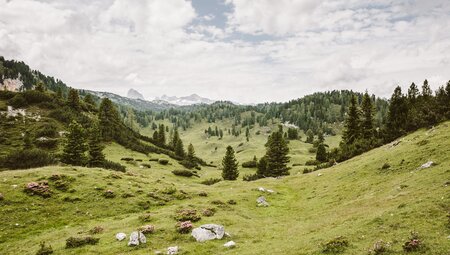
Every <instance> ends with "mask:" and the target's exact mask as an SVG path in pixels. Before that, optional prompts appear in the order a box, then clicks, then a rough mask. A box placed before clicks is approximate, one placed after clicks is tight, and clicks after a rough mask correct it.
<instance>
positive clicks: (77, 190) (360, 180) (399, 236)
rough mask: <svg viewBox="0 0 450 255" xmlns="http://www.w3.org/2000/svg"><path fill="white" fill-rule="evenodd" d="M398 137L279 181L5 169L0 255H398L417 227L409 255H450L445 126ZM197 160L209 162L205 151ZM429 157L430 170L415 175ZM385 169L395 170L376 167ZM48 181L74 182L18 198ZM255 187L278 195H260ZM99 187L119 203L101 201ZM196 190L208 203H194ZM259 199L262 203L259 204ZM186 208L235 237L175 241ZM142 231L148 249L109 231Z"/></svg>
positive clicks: (162, 169) (158, 172) (117, 153)
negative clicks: (98, 229)
mask: <svg viewBox="0 0 450 255" xmlns="http://www.w3.org/2000/svg"><path fill="white" fill-rule="evenodd" d="M399 141H400V142H399V143H398V144H397V143H395V144H396V145H394V144H389V145H386V146H383V147H380V148H377V149H374V150H372V151H370V152H368V153H365V154H363V155H361V156H358V157H355V158H353V159H351V160H349V161H347V162H344V163H341V164H339V165H336V166H334V167H331V168H328V169H323V170H319V171H316V172H312V173H309V174H302V173H301V170H302V168H303V167H302V168H295V167H294V169H293V170H292V174H291V175H290V176H287V177H284V178H281V179H273V178H267V179H262V180H258V181H254V182H244V181H242V179H241V178H239V180H237V181H222V182H219V183H217V184H214V185H212V186H206V185H203V184H200V182H201V181H202V180H205V179H207V178H212V177H216V178H217V177H219V176H220V171H219V170H218V169H217V168H203V169H202V170H200V171H199V175H200V178H196V177H192V178H185V177H177V176H174V175H173V174H172V173H171V171H172V170H174V169H179V168H180V167H181V166H179V165H178V163H176V162H173V161H171V165H168V166H161V165H159V164H157V163H156V162H150V164H151V166H152V167H151V168H150V169H147V168H141V167H139V164H140V163H139V162H137V165H135V166H134V165H127V168H128V169H129V171H127V173H120V172H112V171H108V170H103V169H96V168H93V169H92V168H81V167H61V166H52V167H44V168H39V169H31V170H19V171H4V172H0V193H3V195H4V200H2V201H0V254H4V255H7V254H35V253H36V251H37V250H38V248H39V243H40V242H42V241H46V242H47V244H50V245H51V246H52V247H53V250H54V254H154V252H155V251H163V252H164V253H165V251H166V248H167V247H169V246H175V245H178V246H179V247H180V254H296V255H298V254H322V253H321V246H320V245H321V244H322V243H325V242H327V241H328V240H330V239H332V238H334V237H336V236H344V237H346V238H347V239H348V240H349V247H347V248H346V250H345V251H344V252H343V254H367V253H368V250H369V249H370V248H371V247H372V246H373V244H374V243H375V242H376V241H378V240H380V239H382V240H384V241H386V242H390V243H391V253H389V254H404V252H403V250H402V244H403V243H404V242H405V241H406V240H407V239H408V238H409V236H410V232H411V231H417V232H418V233H419V235H420V238H421V240H422V241H423V244H424V248H423V249H422V250H421V251H420V252H417V253H416V254H436V255H448V254H450V239H449V235H450V226H449V224H450V222H449V219H448V214H449V211H450V192H449V189H450V187H449V185H450V184H449V183H450V168H449V166H450V122H446V123H443V124H441V125H439V126H437V127H435V128H433V129H429V130H420V131H418V132H416V133H413V134H411V135H408V136H406V137H403V138H401V139H399ZM292 146H294V147H295V143H292V144H291V147H292ZM198 153H201V154H199V155H200V156H202V157H203V155H202V154H205V152H202V151H201V149H200V150H199V152H198ZM243 153H244V152H243ZM293 153H294V154H295V153H299V152H295V150H293ZM106 154H107V156H108V158H109V159H110V160H114V161H120V158H121V157H133V158H135V159H142V160H143V162H146V163H148V162H149V161H148V160H149V156H147V155H143V154H139V153H134V152H131V151H128V150H125V149H124V148H122V147H120V146H118V145H111V146H109V147H108V148H107V149H106ZM252 154H253V152H252V153H248V156H250V155H251V156H253V155H252ZM220 155H223V154H220ZM257 156H259V155H257ZM150 157H152V158H154V157H161V156H160V155H150ZM293 157H294V158H295V157H296V156H295V155H293ZM245 158H247V156H246V157H245ZM304 159H306V158H301V160H304ZM298 160H299V161H300V159H298ZM213 161H215V162H217V161H218V159H214V160H213ZM427 161H433V162H435V163H436V164H434V165H433V166H431V167H430V168H426V169H419V167H420V166H421V165H422V164H423V163H425V162H427ZM385 163H389V165H390V168H388V169H385V170H382V169H381V167H382V166H383V164H385ZM250 171H254V170H242V171H241V175H242V173H249V172H250ZM54 174H58V175H66V176H69V177H72V178H68V180H70V181H68V183H67V185H68V187H67V189H66V190H65V191H61V190H57V189H56V188H55V187H56V186H55V183H54V182H52V181H49V183H50V187H51V189H52V191H53V194H52V196H51V197H50V198H41V197H37V196H29V195H27V194H25V193H24V192H23V187H24V185H26V184H27V183H29V182H32V181H39V180H48V179H49V177H51V176H52V175H54ZM259 187H264V188H265V189H272V190H274V191H275V193H273V194H269V193H265V192H261V191H258V188H259ZM106 190H111V191H113V192H114V194H116V196H115V197H114V198H105V197H104V192H105V191H106ZM200 192H206V193H207V197H204V196H199V195H198V194H199V193H200ZM262 195H263V196H265V197H266V199H267V201H268V203H269V204H270V206H269V207H257V206H256V199H257V198H258V197H259V196H262ZM228 200H235V201H236V204H235V205H232V204H228V203H227V201H228ZM219 201H221V202H223V204H221V203H220V202H219ZM183 208H192V209H197V210H198V211H199V212H200V213H201V211H202V210H204V209H206V208H215V209H216V210H217V212H216V214H215V215H214V216H212V217H205V216H202V219H201V220H200V221H198V222H195V223H194V226H199V225H201V224H206V223H216V224H221V225H224V226H225V231H226V232H228V233H230V235H231V237H227V238H225V239H223V240H214V241H208V242H205V243H197V242H195V240H194V239H192V237H191V236H190V235H189V234H178V233H176V231H175V224H176V222H177V221H176V220H175V219H174V215H175V214H176V211H177V210H178V209H183ZM147 212H149V213H151V215H152V216H151V218H152V220H151V221H150V222H148V223H144V222H142V221H141V220H140V219H139V216H141V215H143V214H144V213H147ZM145 224H152V225H154V226H155V228H156V231H155V233H153V234H149V235H148V236H147V240H148V243H147V244H145V245H142V246H139V247H134V248H132V247H127V245H126V241H122V242H118V241H116V240H115V234H116V233H118V232H125V233H126V234H127V235H129V233H131V232H132V231H134V230H136V229H137V228H138V227H139V226H142V225H145ZM95 226H102V227H103V228H104V232H102V233H100V234H96V235H95V236H96V237H98V238H100V242H99V243H98V244H97V245H95V246H89V245H88V246H84V247H81V248H73V249H65V240H66V239H67V238H69V237H71V236H85V235H88V234H89V233H88V231H89V230H90V229H92V228H94V227H95ZM230 240H233V241H235V242H236V243H237V247H236V248H234V249H227V248H225V247H223V244H224V243H225V242H227V241H230Z"/></svg>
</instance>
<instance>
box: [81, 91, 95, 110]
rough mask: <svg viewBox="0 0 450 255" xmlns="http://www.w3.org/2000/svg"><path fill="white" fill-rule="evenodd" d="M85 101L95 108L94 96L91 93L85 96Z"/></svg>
mask: <svg viewBox="0 0 450 255" xmlns="http://www.w3.org/2000/svg"><path fill="white" fill-rule="evenodd" d="M83 101H84V102H85V103H86V104H87V105H88V106H91V107H92V108H95V101H94V98H93V97H92V96H91V94H87V95H86V96H84V98H83Z"/></svg>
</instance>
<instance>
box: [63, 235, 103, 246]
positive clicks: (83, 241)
mask: <svg viewBox="0 0 450 255" xmlns="http://www.w3.org/2000/svg"><path fill="white" fill-rule="evenodd" d="M99 240H100V239H99V238H94V237H92V236H86V237H69V238H68V239H67V240H66V249H67V248H77V247H81V246H85V245H96V244H97V243H98V241H99Z"/></svg>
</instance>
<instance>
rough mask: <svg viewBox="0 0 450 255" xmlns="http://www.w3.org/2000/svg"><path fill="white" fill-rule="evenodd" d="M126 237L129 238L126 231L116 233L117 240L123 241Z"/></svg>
mask: <svg viewBox="0 0 450 255" xmlns="http://www.w3.org/2000/svg"><path fill="white" fill-rule="evenodd" d="M125 238H127V235H126V234H125V233H117V234H116V239H117V241H123V240H125Z"/></svg>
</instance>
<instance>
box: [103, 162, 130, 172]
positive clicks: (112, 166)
mask: <svg viewBox="0 0 450 255" xmlns="http://www.w3.org/2000/svg"><path fill="white" fill-rule="evenodd" d="M102 167H103V168H105V169H109V170H114V171H119V172H126V171H127V169H126V167H125V166H123V165H121V164H119V163H116V162H113V161H110V160H105V161H104V162H103V164H102Z"/></svg>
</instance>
